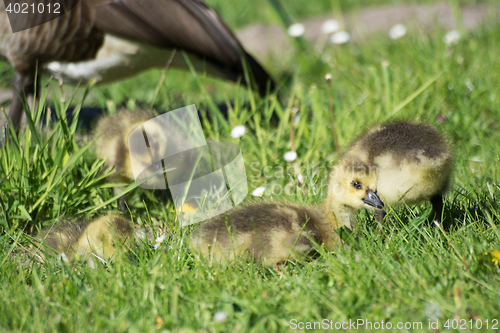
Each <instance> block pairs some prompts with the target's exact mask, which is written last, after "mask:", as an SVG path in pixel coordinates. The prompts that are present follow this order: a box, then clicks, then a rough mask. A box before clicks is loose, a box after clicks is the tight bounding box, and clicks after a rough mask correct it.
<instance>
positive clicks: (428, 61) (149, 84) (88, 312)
mask: <svg viewBox="0 0 500 333" xmlns="http://www.w3.org/2000/svg"><path fill="white" fill-rule="evenodd" d="M212 2H213V3H214V4H215V1H212ZM295 3H297V4H300V2H299V1H296V2H295ZM329 3H330V2H329ZM259 5H262V6H264V4H261V3H259ZM297 6H299V5H297ZM252 8H253V7H252ZM292 8H293V6H292ZM297 8H302V7H300V6H299V7H297ZM252 10H253V9H252ZM235 17H237V15H236V14H235ZM445 33H446V32H445V31H443V30H435V31H433V32H431V33H430V34H426V33H424V32H420V31H408V32H407V34H406V35H405V36H404V37H403V38H401V39H399V40H396V41H394V40H391V39H389V38H388V36H386V35H385V34H381V35H377V36H375V37H373V38H371V39H370V40H367V41H365V42H364V43H362V44H349V43H348V44H345V45H341V46H335V47H333V46H332V47H326V48H325V49H324V50H321V52H320V53H319V54H312V55H307V56H305V57H304V59H308V60H307V61H309V60H310V59H317V61H318V64H319V65H318V66H314V67H307V66H306V67H303V66H302V65H301V64H306V62H307V61H305V60H304V59H297V64H299V65H297V66H296V67H292V70H293V75H292V77H291V79H290V80H289V82H288V83H287V84H286V85H285V87H284V89H283V98H281V100H280V99H278V98H276V97H275V96H272V97H271V98H264V99H260V98H258V97H256V96H255V97H254V98H253V99H252V98H251V96H250V95H249V92H248V90H247V89H246V88H244V87H241V86H237V85H232V84H229V83H222V82H220V81H217V80H214V79H208V78H205V77H203V76H202V75H201V76H199V75H198V76H194V75H192V74H190V73H187V74H186V73H181V72H175V71H170V70H169V72H168V73H167V76H166V80H165V83H164V85H163V86H162V87H161V89H160V91H159V94H158V96H157V97H156V99H155V96H154V91H155V88H156V85H157V84H158V80H159V78H160V75H161V74H160V72H159V71H152V72H148V73H145V74H141V75H140V76H137V77H135V78H132V79H130V80H126V81H123V82H120V83H115V84H112V85H106V86H101V87H92V88H91V89H90V91H89V93H88V95H87V97H86V99H85V101H84V103H85V105H93V106H99V107H104V106H106V104H107V103H108V104H109V102H108V101H112V102H113V103H114V104H115V105H121V104H128V105H129V106H132V107H133V106H134V105H136V106H143V107H154V108H155V109H156V110H158V111H168V110H173V109H175V108H177V107H181V106H184V105H188V104H193V103H194V104H197V107H198V109H199V110H201V114H202V125H203V128H204V130H205V134H206V137H207V138H211V139H213V140H216V141H225V142H234V143H237V144H238V145H239V146H240V148H241V151H242V153H243V157H244V159H245V164H246V169H247V177H248V181H249V183H248V184H249V193H251V192H252V191H253V190H254V189H255V188H256V187H259V186H265V187H266V192H265V194H264V196H263V198H259V197H252V196H251V194H249V196H248V197H247V199H246V200H247V201H248V202H255V201H262V200H276V199H280V200H291V201H293V202H299V203H307V204H315V203H318V202H320V201H321V199H322V198H323V197H324V193H323V192H324V191H323V190H324V189H323V185H324V184H325V181H326V172H325V170H326V168H327V167H330V166H331V165H332V164H333V163H335V161H336V160H337V158H338V156H337V154H336V153H335V145H334V142H333V138H332V134H331V133H332V129H331V121H330V118H329V117H330V113H329V110H328V96H327V86H326V83H325V81H324V77H325V74H326V73H331V74H332V92H333V105H334V109H335V116H336V119H335V120H336V124H337V134H338V137H339V144H340V146H341V147H345V146H346V145H347V144H348V143H349V142H350V140H352V139H353V138H354V137H355V136H356V135H358V134H359V133H361V132H363V131H364V130H365V129H366V128H368V127H369V126H370V125H372V124H376V123H379V122H382V121H387V120H394V119H415V120H421V121H426V122H429V123H431V124H433V125H435V126H436V127H437V128H438V129H439V130H440V131H442V132H443V133H445V134H446V136H447V137H448V139H449V140H450V142H451V144H452V146H453V150H454V155H455V171H454V176H453V182H452V186H451V190H450V192H449V193H448V194H447V195H446V198H445V210H444V215H445V221H446V223H448V224H451V228H450V230H449V232H448V233H443V232H442V231H441V230H438V229H436V228H433V227H429V226H428V225H427V218H428V216H429V215H430V205H429V204H422V205H420V206H417V207H396V208H394V212H392V213H390V214H389V215H388V218H387V222H386V223H385V224H384V226H383V227H382V230H380V228H379V226H378V225H377V223H376V222H375V221H374V219H373V216H372V214H371V213H369V212H367V211H361V212H360V213H359V214H358V219H359V224H360V226H361V227H360V230H358V231H357V234H358V237H357V238H355V239H354V240H353V241H351V242H350V247H349V248H346V249H342V250H339V251H337V252H332V253H325V252H324V251H320V252H322V255H321V257H319V258H317V259H315V260H311V261H310V262H306V263H300V264H296V265H295V264H288V265H287V266H284V267H281V268H279V269H278V270H273V269H268V268H264V267H260V266H258V265H256V264H255V263H248V262H246V261H244V260H239V261H236V262H235V263H234V264H231V265H227V266H220V265H212V264H211V263H210V262H206V261H205V260H202V259H197V258H196V257H195V256H194V254H193V253H191V252H190V251H189V248H188V247H187V243H188V237H189V232H190V230H189V228H179V227H178V226H177V224H176V220H175V214H174V213H173V212H172V204H171V203H170V202H169V201H168V200H163V199H161V198H158V197H157V196H155V195H153V194H152V193H150V192H145V191H140V190H134V191H132V192H131V193H130V195H129V197H128V198H127V203H128V205H129V207H130V210H131V212H130V216H131V217H132V218H133V219H134V222H135V223H138V224H141V225H150V226H151V225H154V226H155V227H158V226H163V227H164V228H165V230H167V231H168V237H167V238H166V239H165V241H164V242H163V243H162V246H161V247H160V248H159V249H158V250H156V251H154V250H152V246H153V244H149V245H148V244H146V246H143V245H140V246H138V247H137V248H135V249H134V250H133V251H132V253H131V254H130V255H129V256H128V257H127V256H123V257H118V258H117V259H116V261H115V262H114V263H111V264H109V265H108V266H98V267H97V268H96V269H90V268H88V267H87V266H86V265H85V264H84V263H77V264H75V265H74V266H73V265H71V266H68V265H66V264H57V263H53V262H48V263H45V264H38V263H33V262H32V261H31V260H30V259H29V258H28V257H26V256H23V255H22V253H23V247H28V246H29V244H30V242H29V237H28V236H26V235H25V234H24V233H22V230H23V228H24V227H25V226H31V227H32V228H34V227H36V226H40V225H50V224H51V223H53V222H54V221H55V220H56V219H58V218H62V219H65V218H83V217H91V216H92V215H95V214H100V213H102V212H105V211H108V210H117V208H118V206H117V204H116V201H114V200H111V202H110V203H109V204H108V205H105V206H103V207H100V208H99V209H97V210H95V211H93V210H92V208H93V207H97V206H99V205H101V204H102V203H104V202H106V201H108V200H110V199H112V197H113V194H112V190H111V188H109V187H110V185H109V184H107V183H106V181H105V179H104V176H105V175H106V171H105V170H103V168H102V162H101V161H96V160H95V157H94V156H93V153H92V146H91V141H89V140H81V138H80V136H79V134H80V133H79V131H78V130H77V128H76V127H75V126H74V125H72V124H70V123H67V122H66V121H65V120H64V118H63V119H61V120H59V121H58V122H56V123H52V125H51V127H50V130H48V131H46V130H42V131H40V130H39V129H37V125H38V123H39V119H40V118H41V117H42V113H41V111H42V109H43V106H46V105H51V107H52V112H56V113H58V114H59V115H62V114H63V110H65V108H66V107H67V106H68V104H70V103H71V104H74V105H79V103H80V102H81V101H82V99H83V96H84V95H85V92H84V88H81V89H80V90H79V91H78V92H77V93H76V94H75V97H74V98H73V101H72V102H70V100H69V98H68V99H67V101H66V102H64V103H62V102H60V99H59V97H58V94H59V87H58V85H57V84H53V83H50V87H49V89H46V88H45V84H44V85H42V87H41V89H39V94H40V96H41V101H40V103H41V104H40V105H41V106H40V107H39V108H38V109H37V111H36V112H34V113H33V116H32V120H33V121H32V122H30V121H29V122H28V125H29V126H28V127H27V129H26V130H25V132H24V133H22V134H21V135H20V136H19V137H16V138H15V139H13V140H12V142H9V145H8V146H6V147H5V148H4V150H3V151H2V153H1V154H2V155H1V160H0V175H1V176H0V179H1V178H3V177H4V176H6V178H5V179H4V180H3V182H2V183H1V184H0V199H1V201H2V203H3V204H4V205H5V207H6V212H2V213H1V214H0V227H1V228H2V232H3V236H2V237H1V238H0V246H1V247H2V249H3V250H2V251H1V254H0V262H1V263H2V265H1V267H2V268H1V269H0V283H1V284H2V286H3V287H2V288H1V289H0V327H1V328H2V330H11V331H19V332H27V331H28V332H29V331H32V332H39V331H52V330H54V331H67V332H80V331H81V332H83V331H96V330H98V331H120V332H121V331H137V332H144V331H146V332H147V331H154V330H155V325H156V327H157V328H160V329H168V330H172V331H175V329H176V328H181V327H182V328H183V329H184V330H180V329H179V330H178V331H185V332H196V331H198V330H199V331H202V332H203V331H210V332H215V331H253V332H267V331H287V330H288V329H289V328H290V321H291V320H292V319H296V320H297V321H298V322H315V321H321V320H322V319H328V320H332V321H333V322H334V323H335V322H344V321H349V319H351V320H357V319H364V320H368V321H372V322H375V321H377V322H381V321H382V320H383V321H384V322H392V323H397V322H407V321H411V322H422V323H423V331H428V322H429V320H431V321H435V320H439V328H440V329H441V330H443V325H444V323H445V322H446V320H447V319H451V320H453V318H455V319H456V320H461V319H464V320H466V321H467V325H469V324H468V323H469V320H472V321H473V322H474V325H476V320H478V319H479V320H483V330H484V328H485V327H486V324H485V322H484V321H485V320H487V319H488V320H489V325H490V329H491V325H492V320H493V319H495V318H496V319H498V320H500V317H499V312H498V304H499V303H500V281H499V268H498V266H496V267H495V266H493V265H492V264H491V259H490V258H489V257H487V256H485V255H484V253H485V252H489V251H491V250H500V230H499V225H500V223H499V222H500V215H499V212H500V204H499V200H500V186H499V183H500V180H499V176H500V175H499V171H498V170H499V167H498V165H499V163H500V157H499V156H500V145H499V144H498V143H499V137H500V136H499V132H500V128H499V126H500V96H499V92H498V89H497V88H498V87H499V86H500V76H499V75H498V74H497V73H500V57H498V54H500V42H499V41H500V26H499V25H498V24H497V23H496V22H487V23H486V24H485V25H483V26H482V27H481V28H479V29H478V30H475V31H473V32H470V33H469V34H465V35H463V36H462V38H461V40H460V41H459V43H458V44H457V45H456V46H453V47H451V48H450V47H449V46H447V45H446V44H445V43H443V36H444V34H445ZM299 56H300V54H299ZM279 83H282V82H279ZM138 87H140V89H138ZM65 90H66V93H67V94H68V96H71V95H72V88H71V87H65ZM52 94H54V95H55V97H53V98H52ZM47 100H49V101H48V102H46V101H47ZM153 101H154V103H153ZM221 105H227V106H228V108H227V110H228V114H227V117H224V116H222V114H220V113H219V107H220V106H221ZM292 108H296V109H294V110H298V115H300V118H298V120H297V121H296V122H294V124H295V125H294V126H295V127H294V146H295V150H296V152H297V155H298V157H297V159H296V163H297V165H298V166H299V167H300V168H301V174H302V176H303V178H304V183H305V184H304V185H303V186H302V187H298V186H297V184H298V174H297V173H296V172H295V171H294V168H293V166H292V164H291V163H287V162H286V161H285V160H284V157H283V156H284V154H285V153H286V152H288V151H289V150H290V149H291V142H290V123H291V119H290V117H291V113H292ZM77 110H78V109H77ZM273 113H274V114H276V115H277V117H278V119H279V121H278V123H273V122H271V121H270V119H271V117H272V114H273ZM207 115H209V117H208V116H207ZM237 125H244V126H245V127H246V132H245V134H244V135H243V136H242V137H241V138H238V139H234V138H232V137H231V135H230V133H231V130H232V129H233V128H234V127H235V126H237ZM89 144H90V145H89ZM87 209H88V210H87ZM85 210H86V211H85ZM6 214H7V216H9V222H10V223H9V225H7V221H6V219H5V216H6ZM381 231H382V232H381ZM220 311H223V312H224V313H225V314H226V315H227V318H226V319H225V321H223V322H217V321H216V320H215V319H216V318H214V315H215V314H216V313H217V312H220ZM468 327H469V326H467V328H468ZM360 330H361V331H362V330H363V328H360ZM365 330H366V329H365ZM368 331H369V330H368ZM410 331H411V330H410Z"/></svg>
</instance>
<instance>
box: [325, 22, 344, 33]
mask: <svg viewBox="0 0 500 333" xmlns="http://www.w3.org/2000/svg"><path fill="white" fill-rule="evenodd" d="M339 29H340V24H339V22H337V21H336V20H328V21H325V22H323V25H322V26H321V32H323V33H324V34H327V35H330V34H333V33H336V32H337V31H339Z"/></svg>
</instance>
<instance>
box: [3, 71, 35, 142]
mask: <svg viewBox="0 0 500 333" xmlns="http://www.w3.org/2000/svg"><path fill="white" fill-rule="evenodd" d="M12 89H13V90H14V94H13V95H14V96H13V98H12V104H11V106H10V111H9V115H8V117H9V120H10V123H11V124H12V128H13V129H14V131H16V132H17V131H19V129H20V128H21V119H22V117H23V98H24V96H30V95H31V96H32V95H33V89H34V86H33V80H32V79H30V76H27V75H22V74H19V73H16V75H14V77H13V78H12ZM8 126H9V123H8V122H6V123H5V125H4V126H3V128H2V133H1V138H0V141H1V143H0V144H3V143H5V140H6V139H7V132H8Z"/></svg>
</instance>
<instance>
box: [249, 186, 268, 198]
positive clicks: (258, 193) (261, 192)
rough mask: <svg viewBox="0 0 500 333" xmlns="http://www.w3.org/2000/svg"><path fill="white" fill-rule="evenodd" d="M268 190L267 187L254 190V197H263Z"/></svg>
mask: <svg viewBox="0 0 500 333" xmlns="http://www.w3.org/2000/svg"><path fill="white" fill-rule="evenodd" d="M265 190H266V187H265V186H259V187H257V188H256V189H255V190H253V192H252V195H253V196H254V197H261V196H263V195H264V191H265Z"/></svg>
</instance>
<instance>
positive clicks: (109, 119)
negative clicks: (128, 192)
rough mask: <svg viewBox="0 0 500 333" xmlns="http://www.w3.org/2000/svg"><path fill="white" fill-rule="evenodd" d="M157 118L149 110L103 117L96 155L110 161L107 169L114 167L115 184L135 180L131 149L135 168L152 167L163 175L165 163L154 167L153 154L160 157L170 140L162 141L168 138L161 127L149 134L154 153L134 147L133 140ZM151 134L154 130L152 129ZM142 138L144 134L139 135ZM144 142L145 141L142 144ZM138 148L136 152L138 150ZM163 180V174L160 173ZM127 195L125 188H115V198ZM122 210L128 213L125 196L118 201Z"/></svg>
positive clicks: (124, 112) (98, 127)
mask: <svg viewBox="0 0 500 333" xmlns="http://www.w3.org/2000/svg"><path fill="white" fill-rule="evenodd" d="M152 118H154V114H153V112H149V111H145V110H135V111H131V110H128V109H121V110H118V112H117V113H116V114H113V115H109V116H104V117H101V118H100V119H99V121H98V123H97V126H96V129H95V131H94V137H95V138H96V143H95V151H96V155H97V157H98V158H101V159H104V160H106V161H105V163H104V165H105V166H106V167H114V173H113V174H112V175H111V176H110V177H108V180H109V181H110V182H113V183H130V181H132V180H134V172H133V168H132V161H131V158H130V148H132V150H133V154H134V164H135V166H136V167H138V168H142V169H146V168H148V167H149V166H150V165H151V164H153V167H156V168H157V169H158V170H156V171H161V167H162V165H161V162H160V163H153V162H152V157H151V155H150V153H152V154H154V156H158V154H160V153H159V152H160V151H162V150H165V147H164V145H165V144H166V140H162V139H161V138H164V137H165V135H164V134H163V131H162V129H161V128H159V127H152V130H153V132H154V133H148V134H151V135H148V138H151V140H150V141H149V142H148V144H149V148H150V150H145V149H141V148H142V147H134V146H132V147H130V146H129V136H130V134H131V133H132V131H133V130H134V129H136V128H137V127H138V126H141V125H142V124H143V123H145V122H147V121H148V120H151V119H152ZM148 130H151V129H150V128H148ZM139 134H141V136H142V133H139ZM141 139H142V140H144V137H143V136H142V138H139V140H141ZM134 148H136V149H134ZM159 176H161V177H162V178H163V173H161V172H160V173H159ZM123 192H124V187H121V186H120V187H114V193H115V195H120V194H122V193H123ZM118 203H119V206H120V208H121V209H122V210H123V211H126V206H125V196H122V197H120V199H119V200H118Z"/></svg>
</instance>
